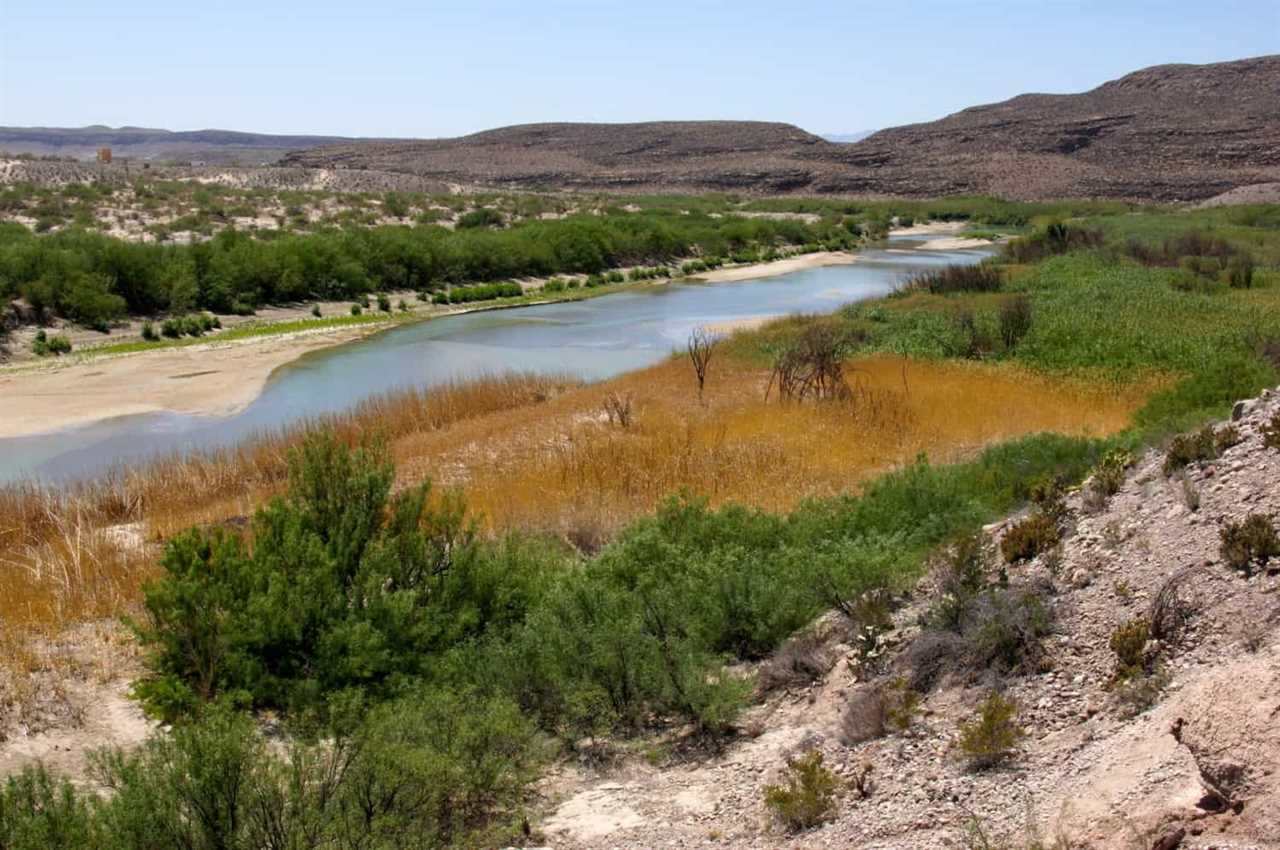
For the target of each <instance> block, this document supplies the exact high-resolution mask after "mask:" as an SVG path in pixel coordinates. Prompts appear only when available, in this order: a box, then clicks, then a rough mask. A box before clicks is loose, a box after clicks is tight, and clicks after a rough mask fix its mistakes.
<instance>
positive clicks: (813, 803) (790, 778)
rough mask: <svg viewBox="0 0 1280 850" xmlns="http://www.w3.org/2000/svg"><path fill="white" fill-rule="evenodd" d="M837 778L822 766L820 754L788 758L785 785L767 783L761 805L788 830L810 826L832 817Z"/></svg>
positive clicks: (837, 786)
mask: <svg viewBox="0 0 1280 850" xmlns="http://www.w3.org/2000/svg"><path fill="white" fill-rule="evenodd" d="M841 785H842V783H841V781H840V777H838V776H836V774H834V773H833V772H831V771H830V770H829V769H827V768H826V767H824V766H823V764H822V753H821V752H820V751H818V750H816V749H815V750H811V751H809V753H808V754H807V755H803V756H800V757H799V758H795V759H787V773H786V776H785V784H782V785H766V786H765V788H764V804H765V807H766V808H768V809H769V811H770V813H771V814H772V815H773V817H774V818H775V819H776V820H777V821H778V823H780V824H781V825H782V826H783V827H785V828H786V829H787V830H788V831H790V832H801V831H803V830H806V829H812V828H813V827H815V826H818V825H820V824H823V823H825V822H827V821H828V820H831V819H832V818H833V817H835V813H836V801H837V799H838V797H839V794H840V790H841Z"/></svg>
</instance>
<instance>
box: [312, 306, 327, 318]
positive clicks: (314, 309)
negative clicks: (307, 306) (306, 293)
mask: <svg viewBox="0 0 1280 850" xmlns="http://www.w3.org/2000/svg"><path fill="white" fill-rule="evenodd" d="M311 315H312V316H315V317H316V318H317V319H318V318H320V317H321V316H322V315H324V314H323V313H321V312H320V305H319V304H312V305H311Z"/></svg>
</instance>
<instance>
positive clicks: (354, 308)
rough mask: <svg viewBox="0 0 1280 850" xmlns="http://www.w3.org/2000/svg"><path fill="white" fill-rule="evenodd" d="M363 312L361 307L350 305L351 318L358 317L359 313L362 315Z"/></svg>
mask: <svg viewBox="0 0 1280 850" xmlns="http://www.w3.org/2000/svg"><path fill="white" fill-rule="evenodd" d="M363 312H364V308H363V307H361V306H360V305H359V304H352V305H351V315H353V316H359V315H360V314H361V313H363Z"/></svg>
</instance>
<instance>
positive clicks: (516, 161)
mask: <svg viewBox="0 0 1280 850" xmlns="http://www.w3.org/2000/svg"><path fill="white" fill-rule="evenodd" d="M1278 93H1280V56H1266V57H1260V58H1255V59H1244V60H1240V61H1236V62H1224V63H1220V64H1215V65H1162V66H1157V67H1153V68H1147V69H1145V70H1142V71H1137V72H1135V73H1132V74H1129V75H1127V76H1125V77H1122V78H1120V79H1118V80H1114V81H1111V82H1108V83H1105V84H1103V85H1101V86H1099V87H1098V88H1096V89H1094V90H1092V91H1089V92H1085V93H1083V94H1066V95H1062V94H1026V95H1020V96H1018V97H1015V98H1013V99H1012V100H1008V101H1005V102H1003V103H997V104H990V105H985V106H975V107H972V108H970V109H966V110H963V111H961V112H958V113H956V114H954V115H951V116H948V117H946V118H943V119H941V120H939V121H934V122H930V123H926V124H915V125H910V126H906V127H898V128H893V129H888V130H882V131H880V132H878V133H875V134H873V135H872V136H870V137H869V138H867V139H864V140H862V141H860V142H856V143H853V144H839V143H833V142H829V141H826V140H824V139H822V138H820V137H818V136H815V135H812V134H810V133H807V132H805V131H803V130H801V129H799V128H797V127H793V126H791V125H788V124H777V123H761V122H741V121H694V122H653V123H642V124H532V125H524V126H516V127H506V128H501V129H497V130H489V131H486V132H482V133H476V134H473V135H470V136H463V137H460V138H456V139H437V140H430V141H406V142H392V143H384V142H353V143H347V144H343V145H337V146H322V147H319V148H315V149H311V150H307V151H300V152H295V153H292V154H289V155H288V156H286V157H285V161H286V162H287V163H288V164H291V165H299V166H306V167H346V168H360V169H366V170H385V171H402V172H409V173H413V174H417V175H420V176H423V177H432V178H436V179H441V180H448V181H453V182H460V183H480V184H486V185H495V186H506V187H513V188H562V189H610V190H626V189H632V190H642V191H714V190H734V191H752V192H766V193H767V192H812V193H857V194H872V195H905V196H935V195H943V194H949V193H957V192H965V193H991V194H998V195H1003V196H1007V197H1012V198H1027V199H1033V198H1046V197H1062V196H1097V197H1116V198H1134V199H1146V200H1165V201H1167V200H1192V199H1195V200H1199V199H1203V198H1208V197H1211V196H1214V195H1217V194H1220V193H1222V192H1226V191H1229V190H1232V189H1236V188H1238V187H1241V186H1248V185H1252V184H1257V183H1266V182H1274V181H1276V180H1278V179H1280V96H1278Z"/></svg>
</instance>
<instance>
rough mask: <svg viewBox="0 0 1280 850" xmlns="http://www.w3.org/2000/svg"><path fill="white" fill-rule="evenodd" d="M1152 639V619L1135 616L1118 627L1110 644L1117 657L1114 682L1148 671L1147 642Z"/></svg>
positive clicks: (1112, 634) (1112, 635)
mask: <svg viewBox="0 0 1280 850" xmlns="http://www.w3.org/2000/svg"><path fill="white" fill-rule="evenodd" d="M1150 640H1151V621H1150V620H1148V619H1147V618H1146V617H1135V618H1134V619H1132V620H1129V621H1128V622H1126V623H1123V624H1121V625H1119V626H1117V627H1116V629H1115V631H1113V632H1112V633H1111V639H1110V641H1109V643H1108V645H1109V646H1110V647H1111V652H1112V653H1113V654H1114V655H1115V657H1116V669H1115V673H1114V674H1113V675H1112V681H1113V682H1124V681H1127V680H1129V679H1132V678H1134V677H1136V676H1142V675H1144V674H1145V673H1146V671H1147V656H1146V646H1147V642H1148V641H1150Z"/></svg>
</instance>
